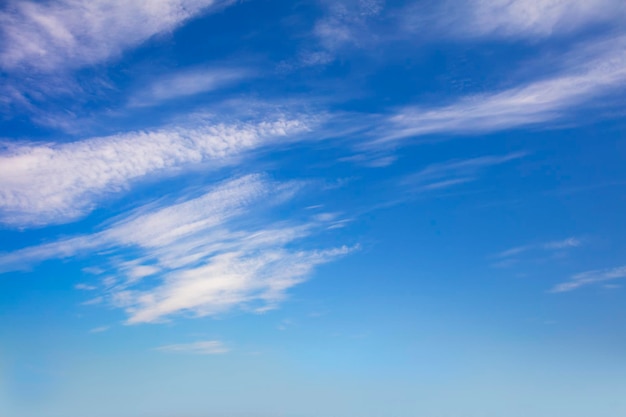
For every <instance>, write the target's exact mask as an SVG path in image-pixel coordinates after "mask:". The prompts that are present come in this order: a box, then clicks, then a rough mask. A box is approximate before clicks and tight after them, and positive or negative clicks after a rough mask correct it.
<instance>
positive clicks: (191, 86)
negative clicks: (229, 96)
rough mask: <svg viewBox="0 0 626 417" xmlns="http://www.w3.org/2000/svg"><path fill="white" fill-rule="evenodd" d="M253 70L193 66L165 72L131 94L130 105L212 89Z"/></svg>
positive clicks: (149, 104)
mask: <svg viewBox="0 0 626 417" xmlns="http://www.w3.org/2000/svg"><path fill="white" fill-rule="evenodd" d="M253 75H254V73H253V72H252V71H251V70H248V69H244V68H235V67H233V68H226V67H225V68H202V69H198V68H194V69H188V70H184V71H179V72H176V73H173V74H168V75H166V76H163V77H161V78H159V79H157V80H155V81H153V82H152V83H151V84H150V85H148V86H147V87H145V88H143V89H141V90H140V91H138V92H137V93H136V94H135V95H134V96H132V97H131V99H130V101H129V105H130V106H131V107H146V106H154V105H157V104H161V103H163V102H166V101H169V100H174V99H178V98H182V97H189V96H194V95H196V94H201V93H206V92H209V91H215V90H218V89H220V88H225V87H228V86H231V85H233V84H235V83H236V82H238V81H241V80H244V79H246V78H249V77H252V76H253Z"/></svg>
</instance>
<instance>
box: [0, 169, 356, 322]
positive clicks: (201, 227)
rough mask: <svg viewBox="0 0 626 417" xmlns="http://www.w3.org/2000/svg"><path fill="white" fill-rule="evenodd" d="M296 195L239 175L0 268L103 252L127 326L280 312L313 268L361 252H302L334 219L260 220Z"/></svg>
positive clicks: (286, 187) (112, 301) (27, 252)
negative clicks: (242, 312) (238, 313)
mask: <svg viewBox="0 0 626 417" xmlns="http://www.w3.org/2000/svg"><path fill="white" fill-rule="evenodd" d="M294 187H295V188H294ZM296 191H297V185H296V184H290V183H276V182H272V181H270V180H268V179H267V178H265V177H263V176H259V175H249V176H246V177H241V178H237V179H233V180H230V181H226V182H224V183H223V184H220V185H218V186H216V187H214V188H213V189H211V190H210V191H209V192H207V193H206V194H204V195H202V196H200V197H195V198H192V199H189V200H187V201H184V202H181V203H177V204H173V205H169V206H165V207H155V206H154V205H149V206H146V207H145V208H140V209H138V210H136V211H135V213H132V214H131V215H129V216H128V217H127V218H125V219H122V220H119V221H117V222H116V223H114V224H112V225H111V226H109V227H107V228H106V229H104V230H102V231H100V232H96V233H94V234H92V235H82V236H76V237H73V238H69V239H65V240H60V241H58V242H53V243H48V244H44V245H40V246H35V247H30V248H25V249H22V250H18V251H15V252H12V253H8V254H4V255H2V256H0V269H2V270H3V271H8V270H14V269H19V268H24V267H27V266H33V265H34V264H37V263H39V262H42V261H45V260H47V259H60V258H69V257H77V256H84V255H88V254H93V253H95V252H103V250H104V249H106V251H104V252H106V255H105V257H107V258H108V259H105V260H104V261H103V262H104V263H103V265H101V266H100V267H101V268H103V269H105V264H106V265H108V266H107V267H106V268H108V269H110V270H112V272H113V274H114V275H115V276H116V280H115V282H109V283H107V284H106V285H103V286H102V287H101V288H100V291H101V292H102V297H103V299H101V300H102V301H104V302H106V303H107V304H108V305H112V306H114V307H117V308H121V309H123V310H124V311H125V312H126V313H127V315H128V319H127V320H126V323H127V324H138V323H158V322H164V321H167V320H170V319H171V318H172V317H174V316H181V315H182V316H187V317H203V316H215V315H219V314H223V313H226V312H228V311H230V310H232V309H234V308H239V309H243V310H245V311H250V312H263V311H267V310H268V309H273V308H277V307H278V305H279V304H280V302H281V301H283V300H284V299H285V298H286V297H287V291H288V290H289V289H290V288H292V287H294V286H295V285H297V284H299V283H301V282H303V281H305V280H306V279H307V278H308V276H309V275H310V273H311V272H312V271H313V269H314V268H315V267H316V266H317V265H320V264H324V263H327V262H330V261H332V260H334V259H337V258H338V257H340V256H343V255H346V254H348V253H350V252H351V251H353V250H354V249H355V248H354V247H352V248H350V247H346V246H341V247H338V248H332V249H311V248H305V247H306V244H305V243H306V239H307V238H309V237H311V236H313V235H314V234H315V233H316V232H320V231H323V230H326V229H327V228H328V226H330V225H332V224H333V222H335V220H336V219H335V217H334V216H325V217H324V216H322V217H319V216H312V217H311V218H310V220H308V221H304V222H300V223H294V222H290V223H286V222H282V221H268V220H263V219H258V218H256V216H255V214H256V213H259V212H260V211H262V210H264V209H267V208H270V207H272V206H273V205H275V204H283V203H284V202H286V201H288V200H289V199H290V198H292V197H293V196H294V195H295V192H296ZM244 220H245V221H244ZM254 220H256V221H254ZM242 222H243V223H242ZM244 224H245V227H244ZM131 248H132V249H133V250H132V251H131V253H132V255H128V250H129V249H131ZM124 252H126V253H127V254H126V255H124ZM146 285H148V286H147V287H146Z"/></svg>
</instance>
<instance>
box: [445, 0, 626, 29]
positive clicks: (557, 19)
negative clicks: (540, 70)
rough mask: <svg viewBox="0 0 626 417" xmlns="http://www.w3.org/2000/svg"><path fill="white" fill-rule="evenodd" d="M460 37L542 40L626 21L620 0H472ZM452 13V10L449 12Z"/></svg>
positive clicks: (462, 13)
mask: <svg viewBox="0 0 626 417" xmlns="http://www.w3.org/2000/svg"><path fill="white" fill-rule="evenodd" d="M448 4H449V5H450V6H452V5H457V10H458V12H457V15H456V20H455V22H454V23H456V24H455V25H453V27H451V28H452V30H453V31H454V32H456V33H458V34H459V36H475V37H486V36H494V37H506V38H542V37H548V36H554V35H559V34H569V33H572V32H574V31H576V30H580V29H583V28H585V27H587V26H591V25H594V24H605V25H606V24H607V23H608V22H616V21H619V20H620V19H623V18H624V17H626V7H625V5H624V2H623V1H620V0H568V1H561V0H469V1H467V2H465V4H463V5H461V7H458V2H451V3H448ZM448 10H451V8H448Z"/></svg>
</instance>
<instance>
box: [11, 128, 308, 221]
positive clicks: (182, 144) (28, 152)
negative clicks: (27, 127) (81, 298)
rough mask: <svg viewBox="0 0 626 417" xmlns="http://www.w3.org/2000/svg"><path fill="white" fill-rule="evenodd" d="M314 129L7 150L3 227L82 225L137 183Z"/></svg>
mask: <svg viewBox="0 0 626 417" xmlns="http://www.w3.org/2000/svg"><path fill="white" fill-rule="evenodd" d="M307 129H308V125H307V122H306V121H305V120H299V119H290V120H283V119H281V120H275V121H269V122H259V123H247V124H246V123H242V124H237V125H225V124H209V123H205V124H199V125H196V126H193V127H170V128H164V129H161V130H155V131H145V132H144V131H139V132H131V133H125V134H120V135H115V136H108V137H101V138H91V139H87V140H82V141H78V142H72V143H66V144H47V145H38V144H18V145H15V144H8V143H7V144H6V146H5V149H4V150H2V151H1V152H0V221H2V222H4V223H6V224H10V225H44V224H49V223H62V222H67V221H70V220H73V219H76V218H78V217H80V216H82V215H83V214H85V213H87V212H89V211H90V210H92V209H93V207H94V205H95V203H96V202H97V201H98V200H99V199H100V198H101V197H102V196H103V195H105V194H109V193H114V192H119V191H121V190H123V189H125V188H126V187H128V185H129V184H130V182H131V181H133V180H137V179H141V178H144V177H147V176H149V175H153V174H157V173H163V172H167V171H170V170H172V169H184V168H185V167H187V166H189V165H193V164H198V163H203V162H211V163H212V165H213V166H220V165H223V164H226V163H228V162H229V161H230V162H232V159H230V158H232V157H234V156H236V155H238V154H240V153H242V152H244V151H246V150H250V149H253V148H256V147H259V146H263V145H267V144H269V143H272V142H273V141H277V140H281V139H282V140H287V139H285V138H288V137H289V136H290V135H295V134H298V133H301V132H304V131H305V130H307Z"/></svg>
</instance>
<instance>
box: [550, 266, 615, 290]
mask: <svg viewBox="0 0 626 417" xmlns="http://www.w3.org/2000/svg"><path fill="white" fill-rule="evenodd" d="M622 278H626V266H620V267H617V268H610V269H598V270H594V271H587V272H581V273H580V274H576V275H574V276H572V277H571V278H570V279H569V281H566V282H563V283H561V284H558V285H555V286H554V287H553V288H552V290H551V291H550V292H553V293H558V292H567V291H573V290H576V289H578V288H580V287H584V286H587V285H594V284H599V283H603V282H607V281H614V280H616V279H622Z"/></svg>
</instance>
